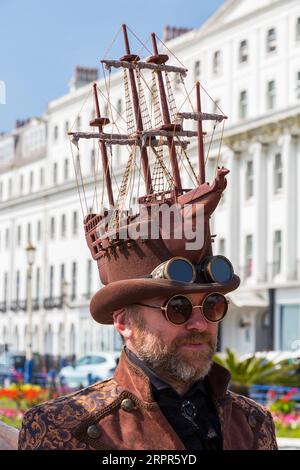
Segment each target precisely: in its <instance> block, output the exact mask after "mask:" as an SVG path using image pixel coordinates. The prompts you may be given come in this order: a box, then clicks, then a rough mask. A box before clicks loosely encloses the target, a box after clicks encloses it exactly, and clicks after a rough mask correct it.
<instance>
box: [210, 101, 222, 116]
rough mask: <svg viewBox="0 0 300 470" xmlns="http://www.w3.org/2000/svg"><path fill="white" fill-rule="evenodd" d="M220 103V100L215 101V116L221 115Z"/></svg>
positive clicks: (213, 110)
mask: <svg viewBox="0 0 300 470" xmlns="http://www.w3.org/2000/svg"><path fill="white" fill-rule="evenodd" d="M220 103H221V101H220V100H219V99H217V100H215V101H213V109H212V112H213V114H219V113H220Z"/></svg>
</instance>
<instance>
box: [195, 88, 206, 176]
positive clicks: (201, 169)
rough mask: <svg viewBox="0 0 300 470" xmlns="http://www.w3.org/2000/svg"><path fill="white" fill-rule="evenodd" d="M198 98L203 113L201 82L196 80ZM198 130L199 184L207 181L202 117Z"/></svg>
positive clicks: (198, 111)
mask: <svg viewBox="0 0 300 470" xmlns="http://www.w3.org/2000/svg"><path fill="white" fill-rule="evenodd" d="M196 99H197V113H199V115H201V99H200V82H196ZM197 131H198V166H199V176H198V181H199V184H203V183H205V163H204V148H203V129H202V119H198V121H197Z"/></svg>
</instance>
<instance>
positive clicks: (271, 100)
mask: <svg viewBox="0 0 300 470" xmlns="http://www.w3.org/2000/svg"><path fill="white" fill-rule="evenodd" d="M275 100H276V88H275V81H274V80H271V81H270V82H268V83H267V109H274V107H275Z"/></svg>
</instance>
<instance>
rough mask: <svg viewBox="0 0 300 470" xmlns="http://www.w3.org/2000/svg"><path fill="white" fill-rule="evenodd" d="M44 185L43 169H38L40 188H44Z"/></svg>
mask: <svg viewBox="0 0 300 470" xmlns="http://www.w3.org/2000/svg"><path fill="white" fill-rule="evenodd" d="M44 183H45V172H44V168H40V186H44Z"/></svg>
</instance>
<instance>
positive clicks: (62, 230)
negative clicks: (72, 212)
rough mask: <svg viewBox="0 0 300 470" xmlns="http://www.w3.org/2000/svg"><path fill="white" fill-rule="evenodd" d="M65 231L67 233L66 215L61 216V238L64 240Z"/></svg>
mask: <svg viewBox="0 0 300 470" xmlns="http://www.w3.org/2000/svg"><path fill="white" fill-rule="evenodd" d="M66 231H67V228H66V215H65V214H63V215H62V216H61V236H62V238H65V236H66Z"/></svg>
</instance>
